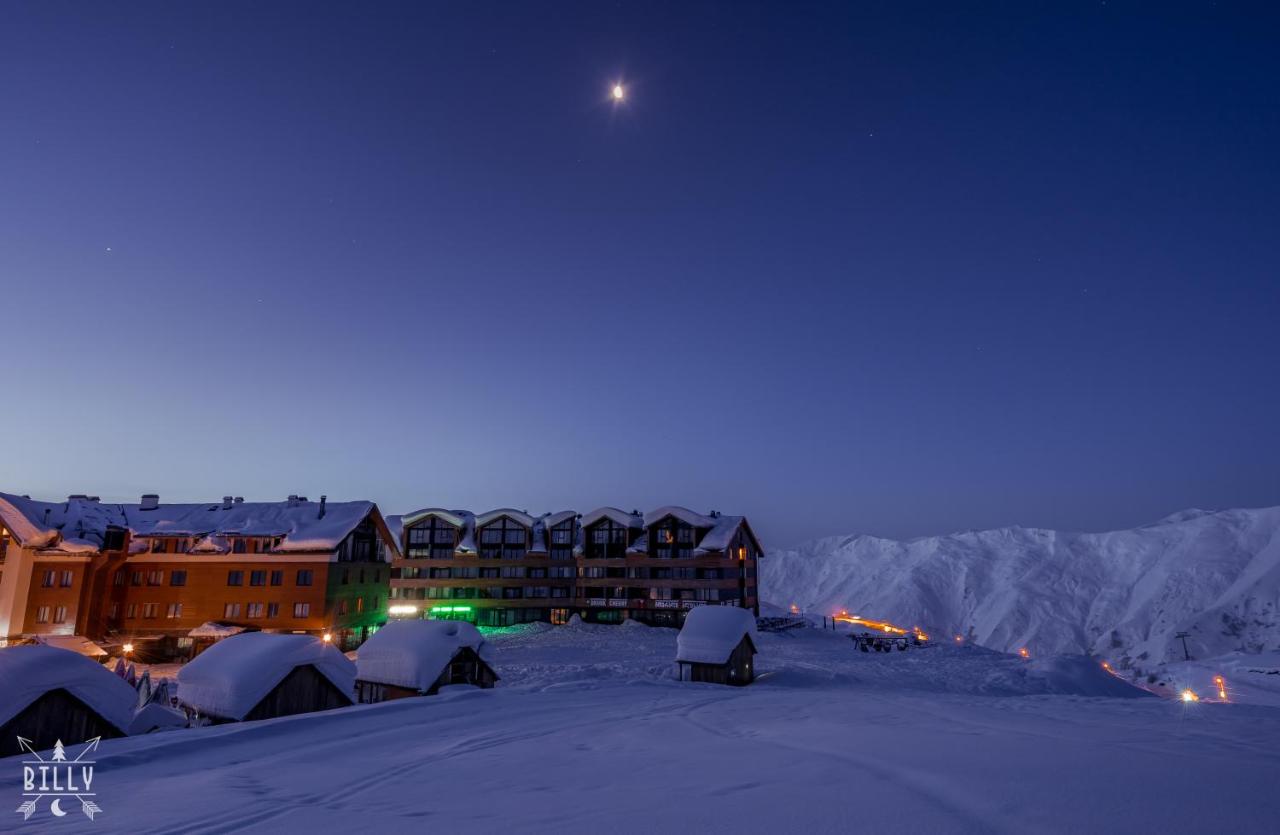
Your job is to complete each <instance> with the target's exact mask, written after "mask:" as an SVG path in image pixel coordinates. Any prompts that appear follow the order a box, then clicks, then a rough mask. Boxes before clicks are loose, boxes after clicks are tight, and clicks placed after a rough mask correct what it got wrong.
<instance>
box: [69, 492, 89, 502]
mask: <svg viewBox="0 0 1280 835" xmlns="http://www.w3.org/2000/svg"><path fill="white" fill-rule="evenodd" d="M88 498H89V497H88V496H86V495H85V494H84V493H72V494H71V495H70V496H67V501H69V502H74V501H78V500H81V499H86V500H87V499H88Z"/></svg>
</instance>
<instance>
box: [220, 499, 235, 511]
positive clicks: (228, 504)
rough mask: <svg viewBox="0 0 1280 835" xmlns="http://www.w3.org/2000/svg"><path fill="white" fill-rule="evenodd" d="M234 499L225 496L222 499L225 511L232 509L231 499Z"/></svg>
mask: <svg viewBox="0 0 1280 835" xmlns="http://www.w3.org/2000/svg"><path fill="white" fill-rule="evenodd" d="M232 498H233V497H232V496H223V497H222V509H223V510H230V509H231V499H232Z"/></svg>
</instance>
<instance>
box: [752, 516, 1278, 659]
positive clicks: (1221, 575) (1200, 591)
mask: <svg viewBox="0 0 1280 835" xmlns="http://www.w3.org/2000/svg"><path fill="white" fill-rule="evenodd" d="M760 570H761V592H762V595H763V596H764V597H765V599H767V600H769V601H770V602H772V603H774V604H777V605H780V606H788V605H790V604H793V603H794V604H796V605H798V606H800V607H801V609H802V610H804V611H808V612H816V613H829V612H831V611H834V610H838V609H848V610H849V611H850V612H851V613H853V612H856V613H857V614H860V615H863V616H867V617H877V618H887V619H889V620H891V621H894V622H897V623H900V624H905V625H919V626H921V627H924V628H926V629H928V630H930V631H932V632H934V633H936V634H939V635H941V636H943V637H948V638H949V637H950V636H952V635H962V636H965V637H966V639H967V640H969V641H973V642H977V643H979V644H981V645H983V646H987V647H991V648H993V649H999V650H1003V651H1006V652H1012V651H1016V650H1017V649H1020V648H1022V647H1027V648H1029V649H1030V650H1031V653H1032V656H1033V657H1035V656H1039V655H1049V654H1082V653H1088V654H1092V655H1095V656H1099V657H1102V658H1107V659H1109V660H1111V662H1112V663H1113V664H1115V665H1117V666H1118V667H1121V668H1125V667H1133V668H1137V669H1142V670H1145V669H1150V668H1152V667H1154V666H1156V665H1157V664H1160V663H1163V662H1166V661H1171V660H1175V659H1180V658H1181V657H1182V645H1181V642H1180V641H1179V640H1178V639H1176V638H1175V635H1176V633H1178V632H1180V631H1185V632H1187V633H1189V635H1190V637H1189V638H1188V639H1187V643H1188V647H1189V649H1190V651H1191V653H1192V654H1193V655H1195V656H1198V657H1211V656H1217V655H1222V654H1225V653H1229V652H1234V651H1242V652H1246V653H1256V652H1261V651H1263V650H1267V649H1276V648H1280V507H1276V508H1264V509H1258V510H1226V511H1221V512H1206V511H1196V510H1192V511H1185V512H1183V513H1179V514H1175V515H1173V516H1170V517H1168V518H1166V519H1163V520H1161V521H1159V522H1156V523H1154V524H1151V525H1146V526H1143V527H1140V528H1135V529H1133V530H1127V531H1114V532H1110V533H1063V532H1058V531H1050V530H1043V529H1037V528H1020V527H1011V528H998V529H996V530H989V531H971V532H963V533H956V534H950V535H948V536H935V537H925V538H921V539H913V540H909V541H901V542H900V541H894V540H889V539H880V538H878V537H873V536H847V537H829V538H826V539H819V540H815V541H813V542H809V543H806V544H804V545H801V546H800V547H798V548H795V549H790V550H781V551H775V552H772V553H771V554H769V556H768V557H767V558H766V559H764V560H762V561H761V563H760Z"/></svg>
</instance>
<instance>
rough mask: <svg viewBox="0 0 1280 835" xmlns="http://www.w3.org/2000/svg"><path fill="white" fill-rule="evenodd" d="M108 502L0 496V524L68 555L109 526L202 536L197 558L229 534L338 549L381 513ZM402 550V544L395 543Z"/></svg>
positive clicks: (88, 546)
mask: <svg viewBox="0 0 1280 835" xmlns="http://www.w3.org/2000/svg"><path fill="white" fill-rule="evenodd" d="M142 507H143V506H142V505H138V504H104V503H102V502H99V501H96V500H93V499H87V498H75V499H68V500H67V501H65V502H41V501H35V500H33V499H29V498H27V497H25V496H14V495H11V494H8V493H0V518H3V519H4V522H5V525H6V526H7V527H8V528H9V530H11V531H13V533H14V536H15V537H17V539H18V541H19V542H20V543H22V544H23V545H24V546H28V547H36V548H54V549H56V550H59V551H67V552H70V553H81V552H94V551H98V550H100V549H101V547H102V542H103V535H104V534H105V532H106V530H107V528H109V527H117V528H123V529H128V530H130V531H132V532H133V536H134V537H152V536H187V537H197V538H199V539H200V542H199V543H198V544H197V545H196V549H199V550H198V552H203V553H210V552H212V553H222V552H223V551H224V550H225V545H226V540H225V539H223V537H226V536H259V537H273V538H274V537H279V538H281V540H282V541H281V543H280V545H279V546H277V548H276V549H275V550H277V551H286V552H288V551H292V552H298V551H303V552H311V551H332V550H334V549H335V548H337V547H338V545H339V544H340V543H341V542H342V540H343V539H345V538H346V536H347V534H349V533H351V531H352V530H354V529H355V527H356V526H357V525H359V524H360V523H361V522H362V521H364V519H365V517H367V516H368V515H369V514H370V512H372V511H374V510H375V509H376V506H375V505H374V503H373V502H366V501H357V502H326V503H325V505H324V514H323V515H321V513H320V507H321V504H320V502H305V501H283V502H205V503H200V504H161V505H158V506H156V507H155V508H154V509H152V510H143V509H142ZM397 547H398V545H397Z"/></svg>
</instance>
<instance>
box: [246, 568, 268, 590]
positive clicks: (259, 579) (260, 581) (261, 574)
mask: <svg viewBox="0 0 1280 835" xmlns="http://www.w3.org/2000/svg"><path fill="white" fill-rule="evenodd" d="M266 584H267V572H265V571H250V572H249V585H251V586H265V585H266Z"/></svg>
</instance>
